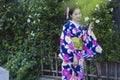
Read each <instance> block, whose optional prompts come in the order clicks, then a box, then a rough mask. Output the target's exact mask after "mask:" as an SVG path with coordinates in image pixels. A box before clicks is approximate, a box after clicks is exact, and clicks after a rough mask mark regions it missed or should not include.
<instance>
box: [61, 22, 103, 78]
mask: <svg viewBox="0 0 120 80" xmlns="http://www.w3.org/2000/svg"><path fill="white" fill-rule="evenodd" d="M74 37H77V38H79V39H81V40H82V49H81V50H78V49H76V48H75V46H74V43H73V41H72V38H74ZM102 52H103V50H102V48H101V46H100V45H99V44H98V42H97V39H96V37H95V35H94V33H93V31H90V30H89V29H88V27H86V26H83V25H81V24H79V25H76V24H75V23H74V22H73V21H71V20H69V21H68V22H67V23H66V24H65V25H64V26H63V30H62V33H61V36H60V54H59V56H60V57H61V59H62V61H63V62H62V71H61V74H62V80H84V58H91V57H94V56H95V55H97V54H101V53H102ZM74 57H76V59H77V62H78V63H77V65H76V63H74V60H75V58H74Z"/></svg>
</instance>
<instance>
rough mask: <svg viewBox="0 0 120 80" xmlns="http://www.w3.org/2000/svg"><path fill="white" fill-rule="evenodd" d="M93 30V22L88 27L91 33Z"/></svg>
mask: <svg viewBox="0 0 120 80" xmlns="http://www.w3.org/2000/svg"><path fill="white" fill-rule="evenodd" d="M93 28H94V22H91V23H90V25H89V30H91V31H92V29H93Z"/></svg>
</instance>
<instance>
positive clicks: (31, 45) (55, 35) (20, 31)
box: [0, 0, 65, 80]
mask: <svg viewBox="0 0 120 80" xmlns="http://www.w3.org/2000/svg"><path fill="white" fill-rule="evenodd" d="M2 2H3V3H1V4H0V5H2V6H0V10H1V13H0V38H1V39H0V46H1V47H0V50H1V52H0V55H1V56H0V64H1V65H2V66H3V67H5V68H6V69H8V70H9V71H10V79H11V80H37V78H38V77H39V76H40V73H41V67H40V64H41V61H43V63H46V60H45V59H49V61H50V62H51V63H52V62H53V56H54V55H55V53H57V52H58V51H59V44H58V43H59V36H60V32H61V31H60V30H61V29H62V25H63V23H64V20H65V19H64V18H65V17H64V12H63V11H64V10H63V9H62V3H58V2H57V0H53V1H51V0H47V1H40V0H35V1H34V0H31V1H29V0H21V1H19V2H18V3H19V4H18V5H15V4H14V3H13V2H12V1H11V2H8V3H6V2H5V1H4V0H3V1H2ZM63 19H64V20H63ZM46 64H48V62H47V63H46Z"/></svg>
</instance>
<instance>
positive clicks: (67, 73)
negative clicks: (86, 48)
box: [62, 69, 71, 78]
mask: <svg viewBox="0 0 120 80" xmlns="http://www.w3.org/2000/svg"><path fill="white" fill-rule="evenodd" d="M62 75H64V76H67V77H68V78H70V77H71V74H70V72H69V71H68V70H67V69H63V70H62Z"/></svg>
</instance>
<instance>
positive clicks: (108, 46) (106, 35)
mask: <svg viewBox="0 0 120 80" xmlns="http://www.w3.org/2000/svg"><path fill="white" fill-rule="evenodd" d="M118 5H119V4H118ZM116 7H118V6H117V5H116V3H115V2H114V1H108V2H107V3H104V2H102V4H101V5H100V6H99V9H97V10H96V11H94V12H93V14H92V17H91V18H94V19H95V22H96V21H97V20H99V21H100V22H99V23H96V25H95V30H94V32H95V34H96V36H97V38H98V41H99V42H100V44H101V46H102V48H103V49H104V53H103V54H101V55H100V56H98V60H100V61H101V60H102V61H104V60H106V61H118V60H119V59H120V55H119V54H120V52H119V48H120V41H119V37H118V33H117V32H116V31H115V28H116V26H117V25H115V21H114V19H113V14H112V13H113V11H114V9H115V8H116ZM91 20H92V19H91ZM92 21H93V20H92Z"/></svg>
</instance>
